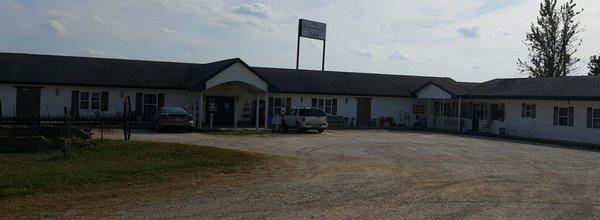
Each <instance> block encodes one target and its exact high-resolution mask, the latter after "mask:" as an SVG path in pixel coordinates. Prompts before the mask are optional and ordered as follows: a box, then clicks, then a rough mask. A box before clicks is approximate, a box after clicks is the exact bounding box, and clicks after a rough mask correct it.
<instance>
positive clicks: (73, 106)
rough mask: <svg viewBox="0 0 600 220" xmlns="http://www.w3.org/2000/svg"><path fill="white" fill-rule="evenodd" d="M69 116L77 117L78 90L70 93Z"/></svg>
mask: <svg viewBox="0 0 600 220" xmlns="http://www.w3.org/2000/svg"><path fill="white" fill-rule="evenodd" d="M71 116H72V117H77V116H79V90H73V91H71Z"/></svg>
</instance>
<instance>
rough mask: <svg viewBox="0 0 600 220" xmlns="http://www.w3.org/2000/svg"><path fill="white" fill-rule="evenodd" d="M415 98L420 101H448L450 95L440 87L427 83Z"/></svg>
mask: <svg viewBox="0 0 600 220" xmlns="http://www.w3.org/2000/svg"><path fill="white" fill-rule="evenodd" d="M417 97H418V98H420V99H450V98H452V95H451V94H450V93H448V92H446V91H444V90H443V89H440V87H437V86H436V85H434V84H432V83H429V84H427V85H426V86H425V87H423V88H421V89H420V90H419V91H418V92H417Z"/></svg>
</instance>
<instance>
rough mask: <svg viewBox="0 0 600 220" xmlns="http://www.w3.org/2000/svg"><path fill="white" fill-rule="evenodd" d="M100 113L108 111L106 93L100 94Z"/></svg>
mask: <svg viewBox="0 0 600 220" xmlns="http://www.w3.org/2000/svg"><path fill="white" fill-rule="evenodd" d="M100 111H103V112H107V111H108V92H102V95H101V96H100Z"/></svg>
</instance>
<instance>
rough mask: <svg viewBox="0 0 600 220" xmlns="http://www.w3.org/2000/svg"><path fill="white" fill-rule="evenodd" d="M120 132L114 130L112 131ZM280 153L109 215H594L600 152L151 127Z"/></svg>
mask: <svg viewBox="0 0 600 220" xmlns="http://www.w3.org/2000/svg"><path fill="white" fill-rule="evenodd" d="M114 135H115V137H119V136H118V133H115V134H114ZM133 139H136V140H152V141H166V142H180V143H190V144H197V145H207V146H215V147H222V148H232V149H241V150H246V151H253V152H260V153H265V154H268V155H278V156H283V157H281V158H284V159H283V161H282V162H281V163H274V164H273V166H271V167H263V168H261V169H259V170H258V171H256V175H253V176H252V177H251V178H239V179H238V178H236V177H228V178H229V180H230V181H229V182H227V183H223V184H215V185H210V186H206V187H202V188H198V187H195V188H190V189H186V190H183V191H177V192H173V193H172V194H171V195H170V196H169V197H168V198H164V199H155V200H152V201H149V202H147V203H144V204H143V205H140V204H133V203H132V204H129V205H127V202H124V204H125V205H123V206H122V210H111V211H110V212H109V213H106V215H107V216H109V217H110V215H118V216H119V217H135V218H140V217H142V218H144V217H183V218H198V217H200V218H215V217H225V218H278V219H279V218H284V219H285V218H313V217H315V218H514V217H517V218H599V217H600V183H599V181H600V152H596V151H586V150H577V149H569V148H565V147H559V146H553V145H542V144H536V143H528V142H516V141H507V140H500V139H491V138H483V137H471V136H458V135H451V134H439V133H428V132H404V131H383V130H368V131H355V130H347V131H327V132H325V133H324V134H260V135H241V136H237V135H218V134H216V135H215V134H200V133H189V134H188V133H166V134H155V133H150V132H146V131H141V132H138V133H136V134H134V135H133Z"/></svg>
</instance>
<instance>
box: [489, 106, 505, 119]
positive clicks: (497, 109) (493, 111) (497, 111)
mask: <svg viewBox="0 0 600 220" xmlns="http://www.w3.org/2000/svg"><path fill="white" fill-rule="evenodd" d="M490 115H491V117H492V120H500V121H504V104H491V105H490Z"/></svg>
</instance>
